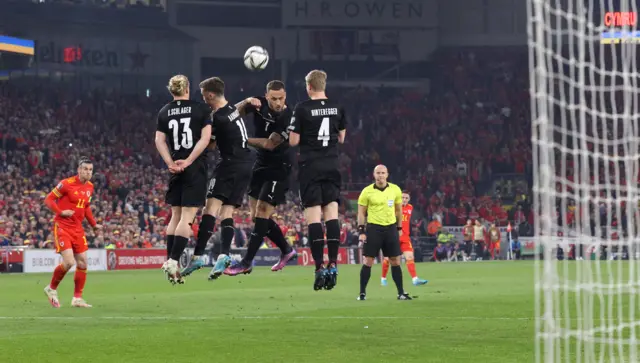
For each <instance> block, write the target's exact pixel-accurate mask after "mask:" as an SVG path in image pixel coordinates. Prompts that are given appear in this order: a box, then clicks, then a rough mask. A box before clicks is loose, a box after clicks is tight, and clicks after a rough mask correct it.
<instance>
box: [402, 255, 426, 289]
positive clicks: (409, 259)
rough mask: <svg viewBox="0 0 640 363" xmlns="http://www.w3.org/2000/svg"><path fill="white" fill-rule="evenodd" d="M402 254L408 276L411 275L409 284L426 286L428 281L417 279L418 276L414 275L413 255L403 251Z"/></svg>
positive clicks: (414, 263)
mask: <svg viewBox="0 0 640 363" xmlns="http://www.w3.org/2000/svg"><path fill="white" fill-rule="evenodd" d="M402 254H403V256H404V259H405V261H406V264H407V270H408V271H409V275H411V282H412V283H413V286H420V285H426V284H427V283H428V282H429V281H428V280H424V279H421V278H419V277H418V274H417V273H416V261H415V257H414V255H413V251H405V252H403V253H402Z"/></svg>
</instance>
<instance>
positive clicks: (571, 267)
mask: <svg viewBox="0 0 640 363" xmlns="http://www.w3.org/2000/svg"><path fill="white" fill-rule="evenodd" d="M637 3H638V0H616V1H613V0H527V8H528V9H527V11H528V44H529V61H530V63H529V69H530V88H531V112H532V142H533V160H534V212H535V225H534V228H535V236H536V237H535V238H536V240H537V241H538V243H539V248H540V251H541V252H540V254H539V255H538V256H537V257H536V263H535V319H536V332H535V355H536V358H535V360H536V362H546V363H548V362H640V352H639V351H638V347H639V343H640V296H639V295H638V294H639V292H640V264H639V261H640V255H639V254H640V248H639V242H640V236H639V234H638V225H639V224H640V223H639V219H638V218H639V216H638V202H639V198H640V193H639V188H638V171H639V170H640V168H639V162H640V97H639V95H640V74H639V73H638V64H639V63H640V60H639V59H638V56H639V55H640V52H638V47H639V46H640V45H638V44H636V43H638V39H635V37H636V36H637V35H638V34H635V33H634V32H635V31H636V28H637V17H636V14H637V10H638V9H637V8H638V6H637ZM638 38H640V36H638Z"/></svg>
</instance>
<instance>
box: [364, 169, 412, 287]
mask: <svg viewBox="0 0 640 363" xmlns="http://www.w3.org/2000/svg"><path fill="white" fill-rule="evenodd" d="M373 176H374V178H375V180H376V182H375V183H374V184H371V185H369V186H368V187H366V188H364V189H363V190H362V193H360V197H359V198H358V233H359V234H360V245H361V246H362V255H363V256H364V264H363V265H362V270H361V271H360V296H358V300H366V297H367V284H368V283H369V279H370V278H371V266H373V263H374V261H375V258H376V256H378V253H379V252H380V250H382V254H383V255H384V256H385V257H389V262H390V263H391V276H392V278H393V282H394V283H395V284H396V287H397V288H398V300H412V299H411V296H409V294H407V293H406V292H405V291H404V288H403V287H402V269H401V268H400V261H401V258H400V256H401V255H402V252H401V251H400V233H402V190H400V188H399V187H398V186H397V185H395V184H392V183H389V182H387V178H388V177H389V172H388V171H387V167H386V166H384V165H378V166H376V167H375V169H374V170H373ZM365 216H366V221H367V226H366V228H365Z"/></svg>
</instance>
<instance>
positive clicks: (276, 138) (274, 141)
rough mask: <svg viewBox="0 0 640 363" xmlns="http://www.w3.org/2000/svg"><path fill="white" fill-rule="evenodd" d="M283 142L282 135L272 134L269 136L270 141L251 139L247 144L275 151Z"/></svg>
mask: <svg viewBox="0 0 640 363" xmlns="http://www.w3.org/2000/svg"><path fill="white" fill-rule="evenodd" d="M283 142H284V137H283V136H282V135H281V134H278V133H275V132H272V133H271V135H269V138H268V139H265V138H253V137H250V138H249V140H247V143H248V144H249V145H251V146H253V147H257V148H260V149H265V150H273V149H275V148H277V147H278V146H279V145H280V144H282V143H283Z"/></svg>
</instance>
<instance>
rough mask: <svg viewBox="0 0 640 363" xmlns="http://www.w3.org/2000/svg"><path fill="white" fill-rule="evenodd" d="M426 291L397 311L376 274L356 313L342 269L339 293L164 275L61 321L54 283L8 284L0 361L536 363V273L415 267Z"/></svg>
mask: <svg viewBox="0 0 640 363" xmlns="http://www.w3.org/2000/svg"><path fill="white" fill-rule="evenodd" d="M417 269H418V272H419V274H420V275H421V277H424V278H428V279H429V280H430V282H429V284H428V285H427V286H422V287H414V286H412V285H410V279H409V278H408V276H407V274H406V270H404V267H403V270H404V274H405V284H407V287H406V289H407V290H408V291H409V292H410V293H411V294H412V295H417V296H418V298H417V299H415V300H413V301H397V300H396V293H395V287H394V285H393V283H392V281H391V279H389V286H388V287H385V288H383V287H381V286H379V283H380V282H379V281H380V280H379V273H380V267H379V265H377V266H375V267H374V269H373V276H372V278H371V282H370V284H369V291H368V299H369V300H367V301H364V302H362V301H356V296H357V293H358V288H359V270H360V267H359V266H353V265H352V266H340V276H339V280H338V286H337V287H336V288H335V289H334V290H333V291H318V292H316V291H313V288H312V283H313V282H312V275H313V272H312V269H311V268H302V267H288V268H286V269H285V270H284V271H283V272H280V273H272V272H270V271H268V270H267V269H264V268H259V269H256V270H255V271H254V273H253V274H251V275H247V276H240V277H235V278H232V277H226V276H223V277H222V278H221V279H219V280H217V281H213V282H209V281H207V280H206V276H207V273H208V271H207V272H203V271H198V272H196V273H195V274H194V275H193V276H191V277H190V278H189V279H188V280H187V283H186V284H185V285H182V286H171V285H170V284H168V283H167V281H166V280H165V278H164V276H163V274H162V273H161V271H159V270H158V271H131V272H128V271H118V272H102V273H91V272H90V273H89V276H88V281H87V287H86V289H85V297H86V299H87V301H88V302H89V303H91V304H93V306H94V307H93V309H86V310H82V309H73V308H70V307H69V303H70V300H71V296H72V291H73V277H72V276H67V278H66V279H65V280H64V281H63V282H62V284H61V286H60V288H59V293H60V297H61V301H62V303H63V306H62V308H61V309H53V308H51V307H50V305H49V303H48V302H47V300H46V297H45V295H44V293H43V292H42V289H43V287H44V286H45V285H46V284H47V283H48V282H49V279H50V275H49V274H19V275H0V325H1V326H2V329H0V352H1V353H2V356H3V357H5V359H4V361H7V362H65V363H68V362H85V361H86V362H91V363H97V362H172V361H181V362H184V361H191V362H199V361H213V362H228V363H235V362H260V363H269V362H278V363H280V362H295V363H298V362H300V363H312V362H322V363H326V362H349V363H357V362H367V363H371V362H392V361H398V362H403V363H404V362H421V363H424V362H492V363H496V362H527V361H528V362H531V361H532V360H533V354H534V340H533V337H534V319H533V314H534V313H533V309H534V300H533V299H534V297H533V279H534V276H533V264H532V263H530V262H511V261H509V262H483V263H454V264H433V263H431V264H418V265H417Z"/></svg>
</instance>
